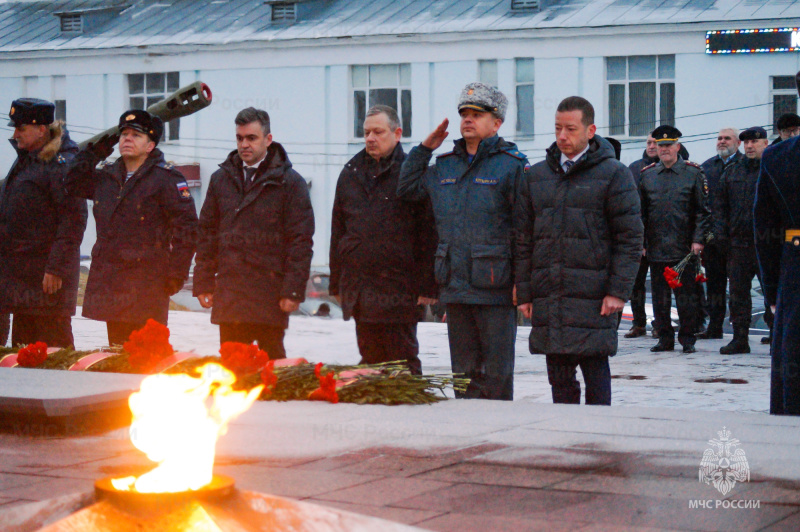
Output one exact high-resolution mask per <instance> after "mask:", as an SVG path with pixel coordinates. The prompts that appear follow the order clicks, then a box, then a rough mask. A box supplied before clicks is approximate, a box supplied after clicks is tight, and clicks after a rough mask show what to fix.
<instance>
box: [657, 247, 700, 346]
mask: <svg viewBox="0 0 800 532" xmlns="http://www.w3.org/2000/svg"><path fill="white" fill-rule="evenodd" d="M678 262H679V261H674V262H651V263H650V287H651V288H652V290H653V313H654V314H655V315H656V325H657V326H658V339H659V341H661V340H665V341H669V339H670V338H672V339H674V338H675V328H674V327H673V326H672V320H671V319H670V309H671V308H672V290H673V289H671V288H670V287H669V285H668V284H667V280H666V279H665V278H664V268H666V267H667V266H669V267H673V266H675V265H676V264H678ZM695 275H696V271H695V269H694V268H693V267H692V266H691V265H690V266H687V268H686V270H684V272H683V275H681V278H680V281H681V283H682V286H679V287H677V288H675V289H674V290H675V303H676V305H677V307H678V318H679V320H680V329H678V341H679V342H680V343H681V345H683V346H684V347H686V346H690V345H694V344H695V341H696V340H697V339H696V338H695V336H694V331H695V326H696V323H697V322H696V320H697V315H698V313H697V306H698V304H699V299H698V297H697V289H696V285H697V283H695V282H694V278H695ZM673 341H674V340H673Z"/></svg>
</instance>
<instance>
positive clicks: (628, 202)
mask: <svg viewBox="0 0 800 532" xmlns="http://www.w3.org/2000/svg"><path fill="white" fill-rule="evenodd" d="M555 129H556V142H555V143H554V144H553V145H552V146H550V148H548V150H547V158H546V159H545V160H544V161H542V162H540V163H537V164H535V165H534V166H533V167H532V168H530V169H529V170H527V171H526V176H527V179H528V187H529V196H530V201H531V202H532V205H533V209H532V215H531V216H530V217H529V219H526V220H525V226H524V228H523V234H521V235H517V248H518V252H519V253H520V254H522V255H523V257H524V258H525V262H524V265H523V266H524V267H523V269H522V275H521V279H520V281H519V283H518V285H517V287H518V288H517V300H518V302H519V303H520V305H519V308H520V310H521V311H522V313H523V314H524V315H525V316H526V317H528V318H530V319H531V335H530V342H529V343H530V351H531V353H542V354H546V355H547V357H546V361H547V378H548V380H549V382H550V386H551V388H552V393H553V402H554V403H574V404H578V403H580V399H581V386H580V383H579V382H578V380H577V379H576V368H577V367H578V366H580V368H581V373H582V374H583V379H584V382H585V384H586V404H595V405H610V404H611V370H610V368H609V365H608V358H609V357H610V356H614V355H615V354H616V352H617V325H618V314H619V313H620V312H622V309H623V307H624V305H625V301H626V300H627V299H628V297H629V296H630V292H631V287H632V286H633V280H634V277H635V276H636V270H637V268H638V260H639V257H641V255H642V238H643V233H642V219H641V213H640V211H639V195H638V193H637V191H636V187H635V186H634V183H633V180H632V179H631V177H630V171H629V170H628V168H626V167H625V165H624V164H622V163H620V162H619V161H617V160H616V159H615V157H614V149H613V148H612V146H611V144H609V143H608V142H607V141H606V140H605V139H603V138H601V137H599V136H597V135H595V131H596V127H595V125H594V108H593V107H592V104H591V103H589V102H588V101H587V100H585V99H583V98H581V97H579V96H571V97H569V98H566V99H565V100H563V101H562V102H561V103H560V104H559V105H558V108H557V110H556V125H555Z"/></svg>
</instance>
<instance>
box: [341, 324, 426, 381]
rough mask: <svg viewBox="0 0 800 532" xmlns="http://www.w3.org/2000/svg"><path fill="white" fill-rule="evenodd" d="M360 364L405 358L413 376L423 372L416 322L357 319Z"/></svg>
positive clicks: (402, 359) (403, 359)
mask: <svg viewBox="0 0 800 532" xmlns="http://www.w3.org/2000/svg"><path fill="white" fill-rule="evenodd" d="M356 340H357V341H358V352H359V353H361V362H359V364H380V363H381V362H393V361H395V360H401V361H404V362H405V363H406V364H407V365H408V369H409V370H411V373H412V374H413V375H422V362H420V360H419V343H418V342H417V324H416V323H371V322H364V321H361V320H359V319H356Z"/></svg>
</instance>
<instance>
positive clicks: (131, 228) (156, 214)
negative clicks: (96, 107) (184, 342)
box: [64, 110, 197, 345]
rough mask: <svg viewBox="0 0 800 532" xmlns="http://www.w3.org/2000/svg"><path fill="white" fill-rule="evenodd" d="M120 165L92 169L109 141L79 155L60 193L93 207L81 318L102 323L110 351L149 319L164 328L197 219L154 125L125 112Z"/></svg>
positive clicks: (109, 145)
mask: <svg viewBox="0 0 800 532" xmlns="http://www.w3.org/2000/svg"><path fill="white" fill-rule="evenodd" d="M119 131H120V133H119V152H120V155H121V156H120V158H119V159H117V160H116V162H114V163H112V164H104V165H101V166H100V167H99V168H98V167H97V163H98V162H99V161H101V160H103V159H105V158H106V157H108V156H109V155H110V154H111V152H112V150H113V146H114V143H115V142H116V141H117V138H116V136H113V137H111V138H110V139H108V140H106V141H104V142H101V143H100V144H97V145H89V146H88V147H87V148H86V149H84V150H82V151H81V152H80V153H79V154H78V155H77V156H76V157H75V160H74V161H73V164H72V165H71V166H70V169H69V172H68V174H67V176H66V178H65V180H64V187H65V188H66V190H67V193H68V194H70V195H73V196H77V197H81V198H87V199H91V200H94V206H93V208H92V213H93V214H94V219H95V222H96V224H97V242H96V243H95V245H94V248H92V265H91V268H90V270H89V279H88V282H87V284H86V294H85V296H84V298H83V315H84V317H87V318H90V319H93V320H99V321H105V322H106V327H107V330H108V342H109V344H110V345H115V344H122V343H124V342H126V341H127V340H128V338H129V337H130V334H131V332H133V331H135V330H136V329H139V328H141V327H142V326H143V325H144V324H145V323H146V322H147V320H148V319H151V318H152V319H154V320H156V321H158V322H160V323H163V324H164V325H166V324H167V312H168V310H169V298H170V296H171V295H173V294H176V293H177V292H178V291H179V290H180V289H181V287H183V283H184V281H185V280H186V278H187V276H188V274H189V266H190V265H191V262H192V256H193V255H194V249H195V240H196V238H197V212H196V210H195V206H194V201H193V200H192V196H191V194H190V193H189V187H188V185H187V183H186V179H185V178H184V177H183V175H182V174H181V173H180V172H179V171H178V170H176V169H175V167H174V166H173V165H172V164H170V163H167V162H166V161H165V160H164V155H163V154H162V153H161V151H160V150H159V149H158V148H157V147H156V146H157V145H158V142H159V140H160V139H161V135H162V133H163V131H164V127H163V124H162V122H161V119H159V118H158V117H156V116H153V115H151V114H149V113H148V112H147V111H139V110H130V111H126V112H124V113H122V116H120V119H119Z"/></svg>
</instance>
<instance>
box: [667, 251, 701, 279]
mask: <svg viewBox="0 0 800 532" xmlns="http://www.w3.org/2000/svg"><path fill="white" fill-rule="evenodd" d="M689 264H692V265H693V266H694V268H695V277H694V280H695V282H697V283H704V282H706V276H705V270H704V269H703V265H702V264H701V263H700V256H699V255H695V254H694V253H689V254H688V255H686V256H685V257H683V259H682V260H681V261H680V262H679V263H678V264H676V265H675V266H674V267H672V268H670V267H669V266H667V267H666V268H664V279H666V280H667V284H668V285H669V287H670V288H678V287H679V286H683V283H681V275H683V272H684V270H686V267H687V266H689Z"/></svg>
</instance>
